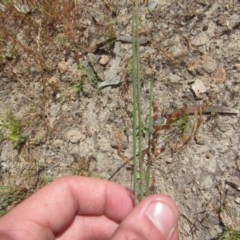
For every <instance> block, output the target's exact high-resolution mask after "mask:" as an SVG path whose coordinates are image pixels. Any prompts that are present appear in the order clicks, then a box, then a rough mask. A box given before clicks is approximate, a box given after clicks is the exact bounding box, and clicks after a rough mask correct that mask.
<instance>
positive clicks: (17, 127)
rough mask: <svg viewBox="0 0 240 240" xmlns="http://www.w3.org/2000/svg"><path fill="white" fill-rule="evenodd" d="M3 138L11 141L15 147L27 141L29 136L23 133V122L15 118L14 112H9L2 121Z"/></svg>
mask: <svg viewBox="0 0 240 240" xmlns="http://www.w3.org/2000/svg"><path fill="white" fill-rule="evenodd" d="M2 129H3V130H4V132H5V133H3V136H4V137H3V138H4V139H5V140H9V141H11V142H12V143H13V144H14V146H15V147H19V146H20V145H22V144H24V143H25V142H26V141H27V138H28V137H27V136H26V135H24V134H23V130H22V122H21V120H20V119H17V118H15V117H14V116H13V115H12V113H10V114H8V116H7V117H6V119H4V120H3V122H2Z"/></svg>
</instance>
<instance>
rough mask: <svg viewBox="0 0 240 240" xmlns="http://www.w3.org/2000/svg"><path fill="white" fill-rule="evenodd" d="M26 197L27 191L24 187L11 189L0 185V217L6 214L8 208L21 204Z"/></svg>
mask: <svg viewBox="0 0 240 240" xmlns="http://www.w3.org/2000/svg"><path fill="white" fill-rule="evenodd" d="M26 195H27V189H26V188H24V187H20V188H19V187H11V186H5V185H0V216H2V215H4V214H6V213H7V212H8V210H9V206H12V207H13V206H15V205H16V204H18V203H19V202H21V201H22V200H23V199H24V198H25V197H26Z"/></svg>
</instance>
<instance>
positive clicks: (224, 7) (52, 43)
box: [0, 0, 240, 240]
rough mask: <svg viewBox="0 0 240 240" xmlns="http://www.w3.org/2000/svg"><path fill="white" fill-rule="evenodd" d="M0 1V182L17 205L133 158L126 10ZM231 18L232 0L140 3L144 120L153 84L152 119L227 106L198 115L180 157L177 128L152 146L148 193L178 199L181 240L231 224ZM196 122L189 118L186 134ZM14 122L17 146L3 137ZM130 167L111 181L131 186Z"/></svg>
mask: <svg viewBox="0 0 240 240" xmlns="http://www.w3.org/2000/svg"><path fill="white" fill-rule="evenodd" d="M5 2H6V1H2V3H1V5H0V6H1V8H0V10H1V11H0V17H1V23H0V25H1V27H0V29H1V30H0V33H1V36H0V39H1V41H0V51H1V52H0V54H1V59H0V69H1V73H0V110H1V112H0V121H1V129H0V131H1V136H0V137H1V138H0V140H1V142H0V183H1V185H5V186H14V187H15V189H17V190H18V191H22V192H24V196H27V195H29V194H31V193H32V192H33V191H35V190H36V189H38V188H39V187H41V186H43V185H44V184H46V183H47V182H49V181H51V180H53V179H54V178H56V177H59V176H64V175H72V174H76V175H77V174H78V175H88V176H92V177H100V178H104V179H108V178H109V177H110V176H112V174H113V172H114V171H115V170H116V169H118V167H119V166H121V165H122V164H123V163H124V161H125V160H126V159H131V157H132V149H131V144H132V139H131V138H132V137H131V134H132V131H131V129H132V123H131V121H132V120H131V111H132V84H131V83H132V82H131V7H132V4H131V1H111V2H110V1H103V2H101V3H100V2H99V3H95V1H91V0H90V1H85V0H79V1H75V3H74V4H73V3H71V4H70V3H68V4H67V3H65V5H64V4H63V2H64V1H60V0H59V1H57V2H58V4H57V6H58V7H56V8H54V7H53V6H51V5H47V3H46V2H44V1H43V2H42V5H41V1H39V2H40V3H38V4H36V2H35V1H29V2H28V3H29V4H26V2H25V3H24V4H20V5H16V6H13V5H12V4H10V5H8V4H6V3H5ZM66 2H67V1H66ZM83 6H84V7H83ZM239 11H240V2H239V1H237V0H231V1H229V0H228V1H227V0H221V1H220V0H219V1H217V0H216V1H204V0H198V1H192V0H191V1H185V0H181V1H176V0H172V1H149V2H147V1H142V3H141V4H140V11H139V15H140V26H139V32H140V36H141V38H142V41H143V42H142V45H141V46H140V57H141V81H142V93H143V94H142V95H143V114H144V119H146V121H147V116H148V111H149V110H148V109H149V104H148V101H149V86H150V80H151V79H153V80H154V101H155V102H156V104H157V106H158V108H159V115H160V116H161V117H164V116H167V114H168V113H171V112H173V111H175V110H176V109H179V108H182V107H184V106H193V105H195V104H203V103H204V99H209V100H210V105H214V106H221V107H227V108H228V109H230V110H229V111H230V114H229V113H226V112H218V111H216V112H212V113H211V114H206V115H205V114H203V115H202V116H200V117H201V118H203V119H204V122H202V124H201V126H200V128H199V129H198V131H197V133H196V134H194V136H192V139H191V141H189V142H188V143H187V144H186V146H183V148H181V146H182V145H181V144H183V145H184V139H183V138H182V137H183V136H182V134H181V131H180V130H179V126H178V125H177V124H176V125H174V126H173V127H172V129H170V130H164V131H161V133H160V135H159V137H158V145H159V148H160V147H161V146H163V145H164V148H165V151H164V152H163V153H162V154H160V155H159V156H158V157H157V158H156V159H155V160H154V163H153V166H152V174H153V176H154V177H153V180H152V181H153V183H152V185H153V189H152V190H153V191H154V192H162V193H166V194H169V195H170V196H171V197H172V198H173V199H174V200H175V201H176V202H177V204H178V206H179V209H180V212H181V219H180V226H179V227H180V239H186V240H187V239H206V240H210V239H217V237H218V236H219V235H220V234H221V233H222V232H223V231H224V229H225V228H226V227H229V228H231V229H236V230H237V229H239V226H240V210H239V209H240V208H239V204H240V158H239V144H240V141H239V136H240V130H239V129H240V120H239V114H237V112H238V111H239V109H240V105H239V102H240V101H239V95H240V91H239V90H240V30H239V26H240V16H239ZM44 12H45V15H44V16H43V13H44ZM48 12H49V13H51V14H47V13H48ZM129 39H130V40H129ZM232 113H233V114H232ZM200 117H199V116H194V115H191V116H189V117H188V121H189V131H190V132H191V127H193V126H194V124H196V123H197V122H198V121H199V119H200ZM16 119H17V120H19V122H20V123H21V127H22V129H21V133H19V134H18V136H19V135H20V136H21V137H22V138H21V137H20V138H18V139H16V138H15V139H13V138H10V135H11V134H12V135H13V130H12V127H11V126H12V124H13V122H16ZM14 120H15V121H14ZM190 123H191V124H190ZM15 135H16V134H15ZM12 137H13V136H12ZM15 137H16V136H15ZM25 137H26V138H25ZM179 146H180V147H179ZM178 148H179V149H178ZM174 150H175V151H174ZM129 168H130V167H127V168H126V167H123V168H122V169H121V170H120V171H118V172H117V173H116V174H115V175H114V176H113V178H112V181H117V182H119V183H121V184H124V185H126V186H129V187H131V184H132V183H131V179H132V176H131V171H130V170H128V169H129ZM15 203H16V202H14V201H13V202H11V201H9V202H8V203H7V204H4V205H3V206H0V208H1V209H2V210H3V209H6V208H7V209H9V208H10V205H14V204H15Z"/></svg>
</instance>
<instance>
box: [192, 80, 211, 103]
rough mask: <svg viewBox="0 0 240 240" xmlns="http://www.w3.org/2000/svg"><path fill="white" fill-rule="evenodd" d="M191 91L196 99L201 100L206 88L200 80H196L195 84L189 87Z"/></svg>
mask: <svg viewBox="0 0 240 240" xmlns="http://www.w3.org/2000/svg"><path fill="white" fill-rule="evenodd" d="M191 89H192V91H193V92H194V94H195V96H196V98H197V99H201V98H202V97H203V96H204V94H205V92H206V91H207V87H206V86H205V85H204V83H203V82H202V81H201V80H200V79H196V80H195V82H194V83H193V84H192V86H191Z"/></svg>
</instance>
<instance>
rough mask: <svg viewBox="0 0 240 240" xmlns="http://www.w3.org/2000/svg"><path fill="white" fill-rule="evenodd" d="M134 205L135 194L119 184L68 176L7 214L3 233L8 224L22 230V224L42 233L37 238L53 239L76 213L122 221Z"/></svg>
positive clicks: (40, 191) (3, 222)
mask: <svg viewBox="0 0 240 240" xmlns="http://www.w3.org/2000/svg"><path fill="white" fill-rule="evenodd" d="M132 208H133V201H132V196H131V193H130V192H129V191H128V190H127V189H126V188H124V187H122V186H120V185H118V184H115V183H111V182H107V181H103V180H97V179H90V178H85V177H65V178H61V179H59V180H56V181H55V182H53V183H51V184H49V185H48V186H46V187H45V188H43V189H41V190H39V191H38V192H36V193H35V194H34V195H33V196H32V197H30V198H29V199H27V200H25V201H24V202H23V203H22V204H20V205H19V206H17V207H16V208H15V209H13V210H12V211H11V212H10V213H9V214H7V215H6V216H4V217H3V219H2V221H1V224H0V232H1V226H4V227H5V228H6V227H12V228H14V229H15V230H14V232H18V233H19V231H16V229H17V226H19V229H21V230H20V231H21V232H23V231H24V230H26V228H28V229H27V230H28V231H30V232H32V233H34V232H39V233H41V236H42V237H41V238H35V239H51V237H52V236H55V235H59V234H60V233H61V232H62V231H64V230H65V229H66V228H67V227H68V226H69V225H71V223H72V222H73V220H74V217H75V215H98V216H100V215H105V216H106V217H108V218H109V219H111V220H113V221H115V222H117V223H118V222H120V221H121V220H122V219H123V218H125V217H126V216H127V214H128V213H129V212H130V211H131V209H132ZM25 226H26V227H25ZM4 227H3V228H4ZM44 234H45V235H44ZM44 236H45V238H44ZM25 239H26V238H25ZM32 239H33V238H32Z"/></svg>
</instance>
